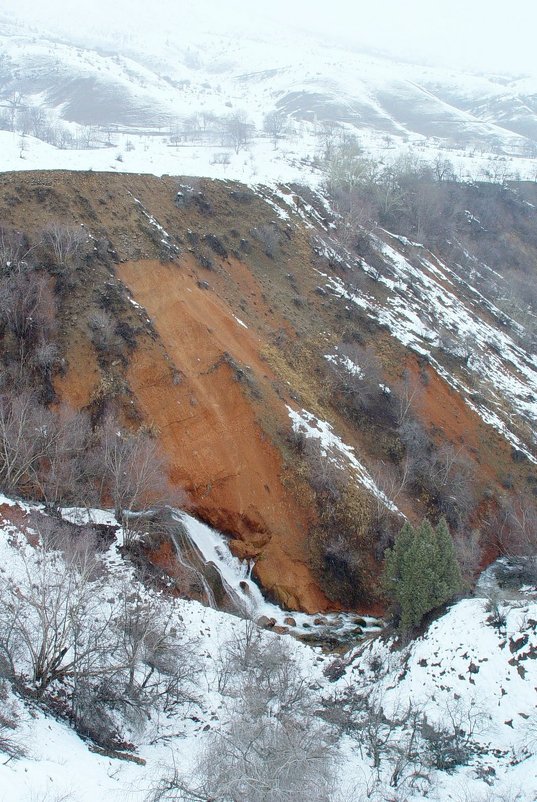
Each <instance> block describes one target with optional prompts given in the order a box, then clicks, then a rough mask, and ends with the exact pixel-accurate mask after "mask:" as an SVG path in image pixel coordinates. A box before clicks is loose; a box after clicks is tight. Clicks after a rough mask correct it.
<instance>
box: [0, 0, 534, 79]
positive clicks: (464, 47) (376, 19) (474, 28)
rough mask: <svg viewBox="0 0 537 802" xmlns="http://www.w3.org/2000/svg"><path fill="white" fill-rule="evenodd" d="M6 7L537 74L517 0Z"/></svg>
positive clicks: (102, 27) (54, 19)
mask: <svg viewBox="0 0 537 802" xmlns="http://www.w3.org/2000/svg"><path fill="white" fill-rule="evenodd" d="M0 11H1V12H3V13H4V14H7V15H13V16H15V17H16V18H17V19H18V20H20V21H25V22H29V23H32V24H36V25H41V26H43V27H45V28H47V29H49V30H57V31H62V32H67V31H69V32H74V31H76V32H77V33H78V34H80V35H86V34H87V35H93V36H98V35H99V34H101V35H103V36H105V35H110V34H112V33H113V32H115V31H123V32H124V33H127V34H135V35H137V36H138V37H140V38H142V39H143V38H144V36H148V37H151V38H152V40H153V41H155V38H157V39H158V37H161V38H162V41H165V39H166V38H167V37H170V36H171V37H173V38H174V39H180V38H181V34H182V33H183V32H184V38H185V44H186V45H188V36H189V34H190V35H191V32H192V30H193V29H194V30H198V31H200V30H201V31H205V32H210V33H222V34H228V35H229V34H231V35H237V36H241V35H242V36H246V35H248V36H250V37H251V36H256V35H259V36H262V37H263V38H264V39H267V38H268V39H269V40H270V39H271V38H274V37H278V36H282V35H285V38H286V39H289V37H291V38H292V36H293V32H296V34H297V35H298V32H299V31H302V32H304V33H305V34H310V35H314V36H315V37H316V38H317V39H319V40H320V41H321V42H322V41H323V40H324V41H327V42H334V41H337V42H339V43H341V45H343V46H345V47H349V46H350V47H353V48H354V47H356V48H365V49H367V50H373V51H376V52H379V53H384V54H390V55H392V56H394V57H396V58H399V59H404V60H410V61H417V62H421V63H427V64H431V65H438V66H442V67H449V68H451V69H458V70H463V71H464V70H471V71H483V72H500V73H508V74H520V73H525V74H529V75H533V76H537V59H536V58H535V55H534V48H535V45H534V41H533V39H534V31H535V29H536V28H537V4H536V3H535V2H534V1H533V0H515V2H514V3H512V4H511V6H510V8H509V9H508V7H507V4H506V3H505V2H504V1H503V0H488V2H485V0H473V2H472V3H471V5H468V4H467V3H466V2H463V0H450V2H444V0H439V2H437V3H435V4H434V5H433V4H432V3H431V2H430V0H429V2H426V0H406V2H405V3H404V6H403V4H402V3H401V2H400V0H377V2H375V3H359V2H349V0H332V1H331V2H330V3H326V2H319V0H310V2H307V0H293V2H292V4H291V3H289V2H288V0H271V2H270V4H268V3H267V4H263V3H262V2H261V3H260V2H258V3H257V4H256V6H255V8H254V9H252V6H251V4H250V3H249V2H246V0H227V2H226V3H225V6H223V5H222V3H219V2H216V0H177V1H176V2H168V0H160V2H158V0H157V3H156V4H152V5H151V4H148V3H147V2H145V0H144V1H143V2H142V0H130V1H129V2H127V0H117V2H115V3H114V4H113V6H112V5H111V4H110V3H109V2H105V0H93V2H92V3H91V5H90V4H88V3H84V4H82V3H79V4H77V3H75V4H73V3H69V2H67V0H49V2H48V3H47V4H46V6H45V7H44V6H43V5H41V3H39V2H37V1H36V0H0Z"/></svg>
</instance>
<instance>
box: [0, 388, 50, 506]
mask: <svg viewBox="0 0 537 802" xmlns="http://www.w3.org/2000/svg"><path fill="white" fill-rule="evenodd" d="M51 423H52V414H51V413H50V412H48V411H47V410H45V409H44V408H43V407H42V406H41V405H40V404H39V403H38V402H37V400H36V398H35V396H34V395H33V394H32V393H30V392H29V391H24V392H22V393H19V394H12V393H7V392H5V390H4V392H3V393H2V395H0V486H1V487H3V488H4V489H5V490H7V491H11V492H13V491H15V492H16V491H19V492H20V491H22V490H24V489H26V490H28V489H29V488H31V486H32V484H33V482H34V478H35V473H36V471H37V469H38V465H39V463H40V461H41V460H42V459H44V457H45V454H46V451H45V443H44V439H43V433H44V432H46V429H47V426H50V425H51Z"/></svg>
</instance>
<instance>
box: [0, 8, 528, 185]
mask: <svg viewBox="0 0 537 802" xmlns="http://www.w3.org/2000/svg"><path fill="white" fill-rule="evenodd" d="M209 30H210V29H209ZM0 77H1V78H2V87H3V88H2V92H1V97H0V106H2V107H3V108H4V123H3V127H4V128H7V129H8V130H9V129H12V128H13V127H14V126H15V118H16V117H17V116H18V117H19V122H18V123H17V130H18V131H23V132H24V133H25V135H28V140H27V142H26V147H25V150H26V153H23V154H22V155H20V154H19V152H17V153H16V155H15V158H13V157H11V158H10V157H9V149H8V151H5V152H4V155H3V160H2V163H0V167H1V169H19V168H24V167H27V166H28V162H30V163H31V164H32V166H33V165H34V163H35V161H36V158H37V150H38V148H37V146H36V145H34V143H32V141H31V139H30V138H29V137H31V136H37V137H38V138H40V139H46V140H47V141H48V142H49V143H50V142H52V143H53V144H54V147H55V148H61V152H59V153H56V154H55V155H53V154H52V153H48V154H47V153H43V151H41V152H40V153H39V158H40V159H41V160H42V161H41V166H43V167H48V168H54V167H72V166H76V165H79V166H80V169H90V168H91V169H105V168H107V169H110V167H113V168H114V169H120V170H127V171H130V172H136V171H140V170H141V171H147V172H155V173H158V174H162V173H166V172H167V173H170V172H174V173H183V174H197V175H210V176H214V177H226V176H229V177H233V178H237V179H243V180H244V179H245V178H246V179H247V178H250V177H255V176H257V177H258V178H259V180H263V181H267V180H286V178H287V180H289V172H292V173H294V174H296V172H297V167H299V168H300V170H301V173H302V180H303V181H304V180H308V181H309V180H315V178H314V176H313V177H312V178H308V175H307V174H308V173H310V172H311V171H312V163H313V162H314V161H315V158H316V156H317V155H318V154H319V152H321V151H322V149H323V148H324V147H325V146H326V141H327V138H328V137H330V136H333V135H334V131H335V132H337V131H340V132H341V131H347V132H349V133H351V134H353V135H355V136H357V138H358V140H359V142H360V144H361V145H362V147H363V148H364V149H365V151H366V152H369V153H371V154H372V155H374V156H375V157H377V158H380V159H383V160H385V161H389V160H391V159H393V158H394V157H395V156H396V155H398V154H400V153H401V152H403V153H404V152H407V151H408V149H409V148H412V149H413V150H415V151H416V152H417V153H419V154H420V155H421V156H422V158H424V159H425V160H427V161H430V162H433V161H434V159H435V158H436V157H437V156H438V153H439V152H441V153H443V154H444V155H448V156H449V158H450V159H451V160H452V162H453V164H454V166H455V169H456V172H457V174H459V175H460V176H461V177H467V176H471V177H473V178H486V177H489V178H493V179H497V178H498V176H500V177H504V176H505V175H511V176H513V175H516V174H519V175H520V176H521V177H523V178H530V179H533V178H534V177H535V161H534V157H535V155H536V148H537V144H536V143H537V108H536V104H535V97H536V95H537V84H536V81H535V80H534V79H532V78H529V77H526V78H505V77H502V76H494V75H467V74H463V73H457V72H455V71H453V70H446V69H439V68H432V67H424V66H421V65H413V64H408V63H403V62H397V61H394V60H390V59H388V58H382V57H380V56H372V55H370V54H368V53H365V52H356V51H355V50H351V49H348V48H344V47H341V46H339V47H338V46H337V45H335V44H332V43H324V42H321V41H320V40H318V39H315V38H312V37H311V35H306V34H299V33H296V32H294V33H293V37H292V39H291V38H290V35H289V34H288V35H285V34H284V33H280V35H279V36H278V37H277V38H276V39H275V38H274V33H273V32H271V33H270V34H267V35H266V36H260V35H258V36H255V37H254V36H253V35H252V34H249V35H243V36H242V37H238V36H237V35H236V34H233V35H232V34H226V33H210V32H208V31H207V27H204V28H199V27H196V26H193V25H190V26H189V24H188V22H187V23H186V25H183V26H182V27H181V31H180V33H175V32H174V31H173V30H172V31H171V32H168V34H167V36H166V37H164V36H163V35H161V36H160V37H157V38H155V37H154V36H148V37H146V38H145V39H142V37H139V38H137V37H134V36H128V37H127V36H125V37H124V38H123V40H122V38H121V37H120V36H119V35H118V38H117V40H114V39H113V31H108V32H107V33H106V35H105V34H104V33H100V34H98V35H95V34H94V35H90V34H89V33H85V32H84V31H77V32H76V33H75V32H71V33H69V34H66V33H63V34H62V36H61V37H59V36H58V35H57V34H52V33H50V34H46V33H41V32H39V33H38V32H37V31H36V30H35V29H31V28H30V27H29V26H28V25H27V24H22V23H19V24H18V25H17V24H14V23H13V22H12V21H6V22H4V24H3V25H2V26H1V27H0ZM35 109H41V110H44V111H46V112H47V113H48V115H49V119H48V121H47V122H46V124H45V123H44V122H43V120H42V119H40V118H39V114H38V113H37V112H36V111H35ZM271 112H277V113H279V114H281V115H282V116H283V118H284V120H285V121H286V127H285V130H282V131H281V132H280V133H279V134H278V141H277V145H278V147H277V149H276V148H275V146H274V145H273V144H272V140H271V136H270V135H269V133H268V132H267V131H266V130H264V120H265V117H266V115H267V114H268V113H271ZM234 113H243V114H244V120H245V121H247V122H248V124H249V125H250V126H251V127H250V135H251V136H250V143H249V144H248V146H247V147H245V148H244V150H245V151H247V160H246V161H247V163H246V164H245V158H244V154H243V153H239V154H236V153H235V152H234V147H233V146H231V145H230V142H229V138H228V137H227V136H226V120H228V119H229V117H230V116H231V115H233V114H234ZM25 114H26V119H25V120H24V115H25ZM21 121H22V122H21ZM19 138H20V137H17V141H18V140H19ZM74 147H76V149H78V150H81V149H86V150H90V151H91V152H89V153H84V152H82V153H76V154H71V153H70V151H71V150H72V149H73V148H74ZM101 148H103V149H105V152H104V153H98V152H97V153H96V152H95V150H96V149H101ZM19 150H20V148H19ZM241 150H242V148H241ZM33 151H36V153H33ZM111 154H113V155H111ZM118 156H120V157H121V160H122V161H118V162H116V163H115V164H113V160H114V159H115V158H116V157H118ZM43 160H44V161H43ZM21 162H22V163H21ZM25 162H26V164H25ZM140 164H142V165H144V166H143V167H140ZM314 172H315V171H314V170H313V173H314Z"/></svg>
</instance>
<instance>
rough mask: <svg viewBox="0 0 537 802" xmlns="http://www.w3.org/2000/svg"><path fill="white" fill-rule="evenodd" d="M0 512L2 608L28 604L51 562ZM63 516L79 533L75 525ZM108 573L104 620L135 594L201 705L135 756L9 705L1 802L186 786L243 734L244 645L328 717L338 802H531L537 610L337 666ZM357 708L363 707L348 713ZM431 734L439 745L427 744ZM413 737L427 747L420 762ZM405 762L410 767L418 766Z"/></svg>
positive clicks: (468, 620) (463, 612)
mask: <svg viewBox="0 0 537 802" xmlns="http://www.w3.org/2000/svg"><path fill="white" fill-rule="evenodd" d="M0 501H1V502H2V503H6V504H8V505H10V506H11V509H12V514H11V516H9V515H8V518H9V517H11V518H13V519H14V520H16V521H17V523H8V522H7V521H5V520H4V521H3V523H2V525H1V527H0V565H1V566H2V569H1V571H0V592H1V593H2V595H3V596H4V597H5V592H6V588H7V587H8V586H10V587H15V588H16V596H17V597H18V598H19V599H22V598H23V597H24V595H25V594H26V593H28V592H29V585H28V583H29V582H30V583H31V582H32V581H34V582H37V581H38V579H37V577H39V576H41V574H40V573H39V572H40V571H41V570H42V565H43V562H42V560H43V557H42V555H40V553H39V551H36V550H35V549H34V546H32V545H29V544H28V540H27V536H28V535H30V537H31V536H32V531H31V528H30V529H29V528H28V525H27V524H25V522H24V515H23V513H24V512H31V511H32V508H31V507H28V506H24V505H18V508H17V507H15V506H14V503H13V502H10V501H9V500H8V499H5V498H2V499H0ZM66 515H67V517H69V518H71V519H73V518H74V517H75V516H76V511H74V510H73V511H71V512H70V513H66ZM21 516H22V518H21ZM92 518H93V519H94V520H98V521H99V522H101V523H103V522H106V523H110V522H111V521H112V519H111V517H110V515H109V513H106V512H104V511H96V512H95V513H94V514H93V516H92ZM34 524H35V522H34ZM61 559H62V558H61V555H58V563H54V564H55V565H56V564H57V565H61ZM99 560H100V562H101V566H102V572H98V574H97V575H96V576H95V578H92V579H90V582H93V583H94V593H93V596H92V604H94V605H95V606H96V607H95V609H99V608H102V610H103V611H104V610H106V609H107V606H108V605H110V604H113V601H114V599H115V598H117V597H118V596H120V595H121V593H122V588H125V587H126V586H127V587H128V588H129V594H132V596H136V595H137V594H141V595H142V596H143V598H144V599H145V601H146V603H150V602H156V603H157V607H156V610H157V611H158V615H159V616H161V620H162V621H168V622H171V626H172V631H173V632H174V633H175V630H176V629H177V631H178V632H179V633H180V639H181V643H182V644H183V645H184V646H183V648H184V647H186V645H188V649H189V650H190V652H191V654H192V658H193V662H192V666H194V667H195V669H194V670H193V671H192V679H193V683H191V685H190V694H191V696H192V699H191V701H185V702H183V703H182V704H181V705H179V706H178V707H174V708H173V709H172V710H169V711H168V712H165V711H163V710H162V709H160V708H159V705H158V703H156V704H155V709H154V710H153V711H152V712H151V713H150V716H149V717H148V718H147V719H146V720H145V721H140V720H138V721H137V724H136V726H134V725H133V724H132V722H131V724H130V725H129V726H130V729H129V730H128V736H129V740H130V741H131V743H132V746H131V748H130V749H127V750H123V751H120V752H119V753H118V752H116V753H114V752H108V753H107V752H106V750H105V751H104V752H103V751H102V750H101V751H99V750H98V749H96V748H95V747H94V746H92V744H91V742H90V741H83V740H81V739H80V738H79V736H78V735H77V734H76V732H75V731H74V730H73V729H71V728H70V727H69V726H68V724H67V723H66V722H65V721H63V720H61V719H60V718H57V717H55V716H53V715H52V714H51V713H50V712H47V709H46V708H45V707H42V706H40V705H39V704H38V703H37V702H35V701H32V700H31V699H29V698H26V699H25V698H24V697H20V696H18V695H16V694H15V693H13V692H12V691H9V692H8V693H7V696H6V698H5V699H4V701H3V703H2V713H3V714H4V715H5V716H6V718H9V719H11V720H13V721H14V723H15V729H13V730H9V731H7V732H6V731H1V730H0V736H1V735H6V734H7V735H8V737H9V738H10V739H11V740H12V742H14V743H16V745H17V746H18V747H19V748H20V749H21V750H22V754H21V755H20V756H18V757H12V758H10V757H9V755H6V756H5V758H4V757H3V756H2V758H1V759H0V800H1V802H29V800H36V801H37V800H39V801H40V802H45V800H48V801H49V802H52V801H53V800H56V802H59V800H61V799H64V800H71V802H94V800H95V799H99V798H102V799H106V800H118V802H119V801H120V800H121V802H142V800H144V799H145V798H146V794H147V793H148V791H149V790H150V788H151V787H152V786H153V785H154V784H155V783H156V782H157V781H158V779H159V778H160V777H161V776H162V775H169V773H170V772H171V771H172V770H173V769H174V768H175V769H176V770H177V771H178V772H179V773H180V774H182V775H183V776H184V777H186V779H187V780H188V779H189V778H192V776H193V774H192V773H193V771H194V768H193V767H194V766H195V765H197V761H198V758H199V757H200V756H201V755H202V754H203V751H204V749H205V748H206V747H209V748H210V747H211V744H212V745H213V748H214V738H218V733H219V732H226V731H227V729H228V728H229V727H232V726H233V724H234V715H236V711H237V709H238V708H237V705H238V704H239V701H241V700H238V699H237V697H236V695H234V694H235V691H236V689H237V687H238V686H237V685H236V684H235V683H237V682H239V680H240V681H241V682H242V681H243V680H244V677H243V678H242V680H241V679H240V677H239V676H238V675H239V674H240V671H239V670H238V669H237V672H238V673H237V675H232V676H228V674H226V671H229V665H228V666H227V668H226V662H225V659H224V657H225V655H226V654H230V653H232V652H233V650H234V649H235V648H236V645H237V643H242V642H243V639H244V638H245V637H246V638H249V639H250V641H249V642H251V639H252V638H254V639H255V638H259V639H260V642H261V644H263V645H262V649H261V652H260V654H265V655H270V654H271V650H272V649H274V648H276V649H277V650H278V649H281V648H282V647H281V645H279V644H284V652H281V655H285V657H284V659H285V660H290V663H289V665H290V666H294V668H293V671H295V672H298V676H299V677H300V676H301V677H302V678H303V680H301V681H300V682H301V683H302V682H305V683H306V687H307V689H308V690H307V693H308V695H309V700H308V702H307V704H308V709H312V710H317V711H319V712H318V713H315V714H314V718H315V721H316V722H317V723H316V724H315V726H319V727H320V728H328V729H327V730H326V731H327V732H328V731H330V732H331V733H332V735H331V737H332V738H334V737H336V742H335V744H332V746H331V749H333V750H335V751H334V752H333V755H332V760H333V762H334V766H336V765H337V774H336V786H337V792H336V791H334V792H333V796H332V797H331V798H333V799H338V800H342V802H348V800H351V799H352V800H357V799H365V798H370V799H373V800H378V802H380V800H383V801H386V800H400V801H401V802H402V800H405V799H406V800H411V799H412V800H424V799H430V800H437V802H445V800H453V802H470V800H471V802H491V800H498V802H500V800H501V801H502V802H504V801H505V800H510V802H514V801H515V800H518V802H533V800H534V799H535V797H536V794H537V772H536V770H537V757H536V754H537V737H536V735H537V731H536V726H537V706H536V699H535V686H536V684H537V661H536V660H535V655H536V654H537V631H536V627H537V624H536V620H537V602H536V600H535V598H532V597H531V595H529V596H528V595H527V596H525V597H522V598H521V599H520V598H519V600H518V601H516V602H515V601H512V602H509V601H502V602H499V607H498V608H497V609H496V615H493V614H492V613H491V612H490V608H491V605H490V603H489V602H488V601H487V600H486V599H466V600H463V601H461V602H459V603H458V604H455V605H454V606H453V607H452V608H451V609H450V610H448V612H447V613H446V614H445V615H443V616H442V617H441V618H439V619H438V620H437V621H435V622H434V623H433V624H432V625H431V626H430V627H429V629H428V631H427V632H426V633H425V635H424V636H422V637H420V638H418V639H417V640H416V641H414V642H412V643H411V644H409V645H408V646H406V647H404V648H402V649H395V648H394V645H393V642H392V641H391V640H386V639H384V638H379V637H376V638H375V637H373V638H372V639H370V640H367V641H365V642H364V643H363V644H362V645H359V646H357V647H356V648H355V649H354V650H353V651H351V652H349V653H348V654H346V655H343V656H341V655H339V656H338V655H334V654H325V653H323V652H322V651H321V650H320V649H318V648H312V647H311V646H308V645H306V644H303V643H301V642H299V641H295V640H293V639H292V638H290V636H283V637H282V636H278V635H274V634H272V633H269V632H261V631H258V632H257V634H255V632H254V631H253V630H249V627H250V626H251V625H250V624H249V623H248V622H247V621H245V620H243V619H241V618H238V617H236V616H232V615H228V614H225V613H222V612H219V611H217V610H213V609H211V608H208V607H204V606H202V605H201V604H199V603H197V602H193V601H187V600H183V599H170V598H167V597H165V596H163V595H162V594H160V593H157V591H154V590H150V589H147V588H144V587H142V586H141V585H140V584H139V582H138V580H137V579H136V576H135V574H134V571H133V568H132V566H131V564H130V563H129V562H128V561H125V559H124V558H123V557H122V556H121V554H120V552H118V550H117V541H114V542H112V543H111V545H110V546H109V548H108V549H107V550H106V551H105V552H104V553H102V554H101V556H100V558H99ZM32 577H34V579H33V580H32ZM13 583H15V585H13ZM12 598H13V597H12ZM492 607H493V606H492ZM493 609H494V608H493ZM230 644H231V646H230ZM275 644H276V646H275ZM230 649H231V651H230ZM233 653H234V652H233ZM278 654H280V652H278ZM178 659H181V655H180V654H178ZM263 659H264V658H263ZM18 668H19V669H20V666H19V667H18ZM293 676H294V675H293ZM239 685H240V683H239ZM241 687H242V686H241ZM245 687H246V686H245ZM301 687H303V686H302V684H301ZM60 688H61V685H60ZM233 688H235V691H233V690H232V689H233ZM349 699H352V700H354V702H353V707H352V710H350V708H349ZM241 704H242V701H241ZM272 704H273V703H272ZM364 705H365V707H364ZM312 706H313V707H312ZM239 707H240V704H239ZM241 709H242V708H241ZM272 709H273V714H275V708H272ZM304 709H305V708H303V707H301V708H300V710H304ZM364 710H366V712H367V717H366V718H367V722H368V723H367V726H366V721H365V719H364V718H363V713H364ZM322 711H324V713H323V712H322ZM243 712H244V711H243ZM301 715H302V714H301ZM304 715H305V713H304ZM308 715H310V714H308ZM297 716H298V713H297ZM319 716H321V718H319ZM417 721H419V722H420V724H419V727H417V728H416V726H415V724H416V722H417ZM425 721H426V722H427V726H426V725H425ZM327 722H328V723H327ZM338 722H339V726H338ZM412 722H414V724H413V723H412ZM235 723H236V721H235ZM267 726H270V716H269V717H268V718H267ZM310 726H311V721H310ZM424 726H425V730H423V727H424ZM427 727H428V728H427ZM418 730H419V732H418ZM319 731H320V732H321V730H319ZM323 732H324V730H323ZM423 732H426V733H427V734H428V737H429V741H426V740H423V738H424V736H423ZM337 733H340V734H339V735H338V734H337ZM435 733H436V735H435ZM411 736H412V737H413V738H414V739H417V742H418V741H419V744H418V745H419V748H418V752H419V756H417V755H416V754H415V752H416V749H415V747H414V746H412V743H413V742H412V737H411ZM435 738H436V740H435ZM431 739H432V740H431ZM453 741H456V743H457V745H458V746H460V753H459V752H457V755H458V757H459V758H460V757H461V755H463V759H462V762H463V765H456V766H452V767H448V768H446V770H441V769H439V768H435V766H434V765H431V762H433V763H434V762H435V761H436V763H437V764H439V765H440V764H441V762H442V760H443V759H444V758H445V754H446V753H445V750H448V747H450V746H451V745H452V742H453ZM330 742H331V743H332V741H330ZM411 742H412V743H411ZM223 743H224V741H222V744H223ZM426 743H429V746H428V747H427V749H428V750H429V751H428V752H427V754H428V757H427V759H426V758H425V752H424V751H423V750H424V749H425V744H426ZM431 743H432V746H431ZM377 747H378V749H377ZM420 750H421V751H420ZM442 750H444V751H442ZM407 754H410V755H412V759H411V760H410V761H409V760H407V759H406V758H405V755H407ZM451 754H452V752H451V751H450V750H448V755H451ZM375 755H376V758H375ZM129 756H130V759H129ZM230 759H231V758H230ZM394 777H395V780H394ZM390 782H391V786H390ZM319 798H321V797H319ZM322 798H323V799H324V798H325V797H324V796H323V797H322Z"/></svg>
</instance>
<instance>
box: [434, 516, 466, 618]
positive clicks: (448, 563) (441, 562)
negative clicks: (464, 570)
mask: <svg viewBox="0 0 537 802" xmlns="http://www.w3.org/2000/svg"><path fill="white" fill-rule="evenodd" d="M436 541H437V546H438V595H439V597H440V598H441V601H439V602H438V604H443V603H444V601H446V600H447V599H451V598H453V596H454V595H455V594H456V593H458V592H459V591H460V589H461V587H462V577H461V572H460V569H459V564H458V563H457V557H456V555H455V547H454V545H453V539H452V537H451V535H450V534H449V528H448V525H447V522H446V519H445V518H440V521H439V522H438V525H437V527H436Z"/></svg>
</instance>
